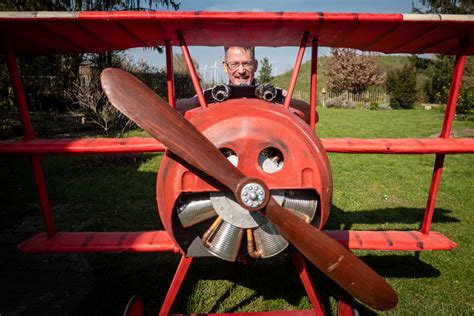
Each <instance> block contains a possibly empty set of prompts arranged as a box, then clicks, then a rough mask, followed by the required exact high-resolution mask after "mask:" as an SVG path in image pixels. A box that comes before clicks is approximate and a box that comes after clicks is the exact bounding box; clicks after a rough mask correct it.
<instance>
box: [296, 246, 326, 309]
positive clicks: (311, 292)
mask: <svg viewBox="0 0 474 316" xmlns="http://www.w3.org/2000/svg"><path fill="white" fill-rule="evenodd" d="M291 259H292V260H293V264H294V265H295V267H296V270H298V274H299V276H300V279H301V283H303V286H304V289H305V290H306V294H307V295H308V298H309V301H310V302H311V304H312V305H313V308H314V312H315V314H316V315H318V316H324V315H325V313H324V308H323V306H322V305H321V303H320V300H319V297H318V293H316V290H315V289H314V284H313V280H311V276H310V275H309V273H308V268H307V267H306V263H305V262H304V258H303V256H302V255H301V254H300V253H299V252H295V253H293V254H291Z"/></svg>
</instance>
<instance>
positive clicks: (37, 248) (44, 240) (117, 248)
mask: <svg viewBox="0 0 474 316" xmlns="http://www.w3.org/2000/svg"><path fill="white" fill-rule="evenodd" d="M18 249H19V250H20V251H22V252H24V253H45V252H51V253H59V252H77V253H85V252H105V251H108V252H165V251H169V252H175V253H177V252H179V249H178V248H177V247H176V245H175V244H174V242H173V241H172V240H171V238H170V236H169V235H168V233H167V232H165V231H163V230H158V231H143V232H57V233H56V234H55V235H54V236H53V237H51V238H49V237H48V236H47V235H46V234H44V233H41V234H37V235H35V236H33V237H31V238H30V239H28V240H26V241H24V242H23V243H21V244H20V245H18Z"/></svg>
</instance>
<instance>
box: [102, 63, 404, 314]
mask: <svg viewBox="0 0 474 316" xmlns="http://www.w3.org/2000/svg"><path fill="white" fill-rule="evenodd" d="M101 82H102V88H103V90H104V92H105V94H106V95H107V97H108V98H109V100H110V102H111V103H112V104H113V105H114V106H115V107H116V108H117V109H119V110H120V111H121V112H122V113H123V114H125V115H126V116H127V117H129V118H130V119H131V120H132V121H134V122H135V123H137V124H138V125H140V126H141V127H142V128H143V129H144V130H145V131H146V132H148V133H149V134H151V135H152V136H153V137H155V138H157V139H159V140H160V141H161V142H163V144H165V145H166V146H167V147H168V149H169V150H171V151H172V152H173V153H174V154H175V155H177V156H178V157H180V158H181V159H183V160H184V161H186V162H187V163H189V164H190V165H192V166H193V167H195V168H197V169H199V170H200V171H202V172H204V173H205V174H207V175H209V176H211V177H212V178H214V179H216V180H217V181H219V182H220V183H222V184H223V185H225V186H226V187H228V188H229V189H230V190H232V191H233V193H234V194H235V195H236V198H238V196H237V195H238V193H239V192H238V191H239V188H241V187H242V186H243V185H245V183H246V182H248V180H251V181H258V182H260V183H261V184H263V185H265V184H264V183H263V182H261V181H260V180H258V179H250V178H247V177H245V176H244V175H243V174H242V173H241V172H240V170H239V169H237V168H236V167H234V166H233V165H232V163H230V162H229V161H228V160H227V159H226V158H225V157H224V155H222V154H221V153H220V151H219V150H218V149H217V148H216V147H215V146H214V144H212V143H211V142H210V141H209V140H208V139H207V138H206V137H204V135H202V134H201V132H199V131H198V130H197V129H196V128H195V127H194V126H193V125H192V124H191V123H189V122H188V121H187V120H185V119H184V118H183V117H182V116H181V115H180V114H178V113H177V112H176V111H175V110H174V109H173V108H171V107H170V106H169V105H168V104H167V103H166V102H165V101H163V100H162V99H161V98H160V97H159V96H157V95H156V94H155V93H154V92H153V91H152V90H151V89H149V88H148V87H147V86H146V85H145V84H144V83H142V82H141V81H140V80H138V79H137V78H136V77H134V76H133V75H131V74H129V73H127V72H125V71H123V70H120V69H112V68H109V69H105V70H104V71H103V72H102V74H101ZM263 206H264V205H262V207H263ZM265 215H266V216H267V217H268V219H269V220H271V221H272V222H273V223H274V224H275V226H276V227H277V229H278V230H279V231H280V233H281V234H282V235H283V236H284V237H286V238H287V239H288V240H289V241H290V242H291V243H292V244H293V245H295V247H296V248H297V249H298V250H299V251H300V252H301V253H302V254H303V255H304V256H305V257H306V258H308V260H309V261H311V262H312V263H313V264H314V265H315V266H316V267H318V268H319V269H320V270H321V271H322V272H323V273H325V274H326V275H327V276H329V277H330V278H331V279H333V280H334V281H335V282H336V283H337V284H339V285H340V286H341V287H342V288H344V289H345V290H346V291H348V292H349V293H350V294H352V295H353V296H354V297H356V298H357V299H359V300H360V301H362V302H363V303H365V304H367V305H369V306H371V307H373V308H375V309H379V310H388V309H391V308H393V307H394V306H395V305H396V304H397V302H398V298H397V295H396V293H395V291H394V290H393V288H392V287H390V285H388V284H387V283H386V282H385V280H384V279H383V278H382V277H380V276H379V275H378V274H377V273H376V272H375V271H373V270H372V269H371V268H370V267H369V266H367V265H366V264H365V263H363V262H362V261H361V260H360V259H359V258H357V257H356V256H355V255H353V254H352V253H351V252H350V251H349V250H347V249H346V248H344V247H343V246H342V245H341V244H339V243H338V242H337V241H335V240H334V239H332V238H330V237H329V236H327V235H326V234H324V233H323V232H321V231H319V230H318V229H316V228H315V227H313V226H311V225H310V224H308V223H306V222H305V221H304V220H302V219H300V218H299V217H298V216H296V215H294V214H293V213H291V212H290V211H288V210H286V209H285V208H283V207H281V206H280V205H278V203H276V201H275V200H274V199H273V198H270V200H269V202H268V205H267V206H266V211H265Z"/></svg>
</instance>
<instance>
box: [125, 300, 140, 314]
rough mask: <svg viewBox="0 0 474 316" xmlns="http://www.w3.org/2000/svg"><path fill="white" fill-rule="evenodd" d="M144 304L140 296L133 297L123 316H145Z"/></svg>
mask: <svg viewBox="0 0 474 316" xmlns="http://www.w3.org/2000/svg"><path fill="white" fill-rule="evenodd" d="M143 314H144V309H143V302H142V300H141V299H140V298H138V296H133V297H132V298H131V299H130V300H129V301H128V304H127V306H126V307H125V311H124V312H123V316H143Z"/></svg>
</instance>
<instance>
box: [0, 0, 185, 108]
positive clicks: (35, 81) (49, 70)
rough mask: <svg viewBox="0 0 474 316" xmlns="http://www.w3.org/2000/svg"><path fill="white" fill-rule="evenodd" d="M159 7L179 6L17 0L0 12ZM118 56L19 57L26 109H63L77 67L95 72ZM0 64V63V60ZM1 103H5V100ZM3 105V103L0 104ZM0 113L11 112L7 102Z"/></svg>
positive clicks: (5, 91)
mask: <svg viewBox="0 0 474 316" xmlns="http://www.w3.org/2000/svg"><path fill="white" fill-rule="evenodd" d="M162 6H166V7H167V8H169V7H170V6H171V7H173V8H174V9H175V10H178V9H179V3H176V2H175V0H148V1H135V0H87V1H85V0H44V1H33V0H18V1H3V2H1V3H0V11H42V10H47V11H82V10H89V11H120V10H137V11H138V10H148V11H150V10H157V9H159V8H161V7H162ZM121 58H122V56H121V53H120V52H115V51H113V52H103V53H99V54H71V55H48V56H40V57H30V56H19V57H18V60H19V66H20V71H21V74H22V76H23V83H24V85H25V91H26V93H27V102H28V107H29V108H30V109H35V110H44V109H47V108H55V109H64V108H65V106H64V103H65V99H66V98H65V95H64V91H69V90H70V89H74V83H76V82H77V81H78V78H79V69H80V65H81V64H82V63H83V62H84V61H87V62H90V63H92V64H93V65H94V66H95V67H97V68H98V69H99V70H101V69H103V68H105V67H111V66H114V65H116V64H117V60H119V59H121ZM0 61H1V60H0ZM3 65H4V63H2V67H0V82H1V83H3V84H2V85H1V86H0V95H2V96H6V97H7V99H8V98H9V97H10V96H11V93H10V89H9V85H8V84H5V83H7V82H8V80H9V78H8V77H9V75H8V72H7V71H6V68H5V67H4V66H3ZM7 99H5V100H7ZM1 102H3V103H1ZM0 107H1V110H11V108H12V107H11V102H4V101H3V100H2V101H0Z"/></svg>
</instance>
